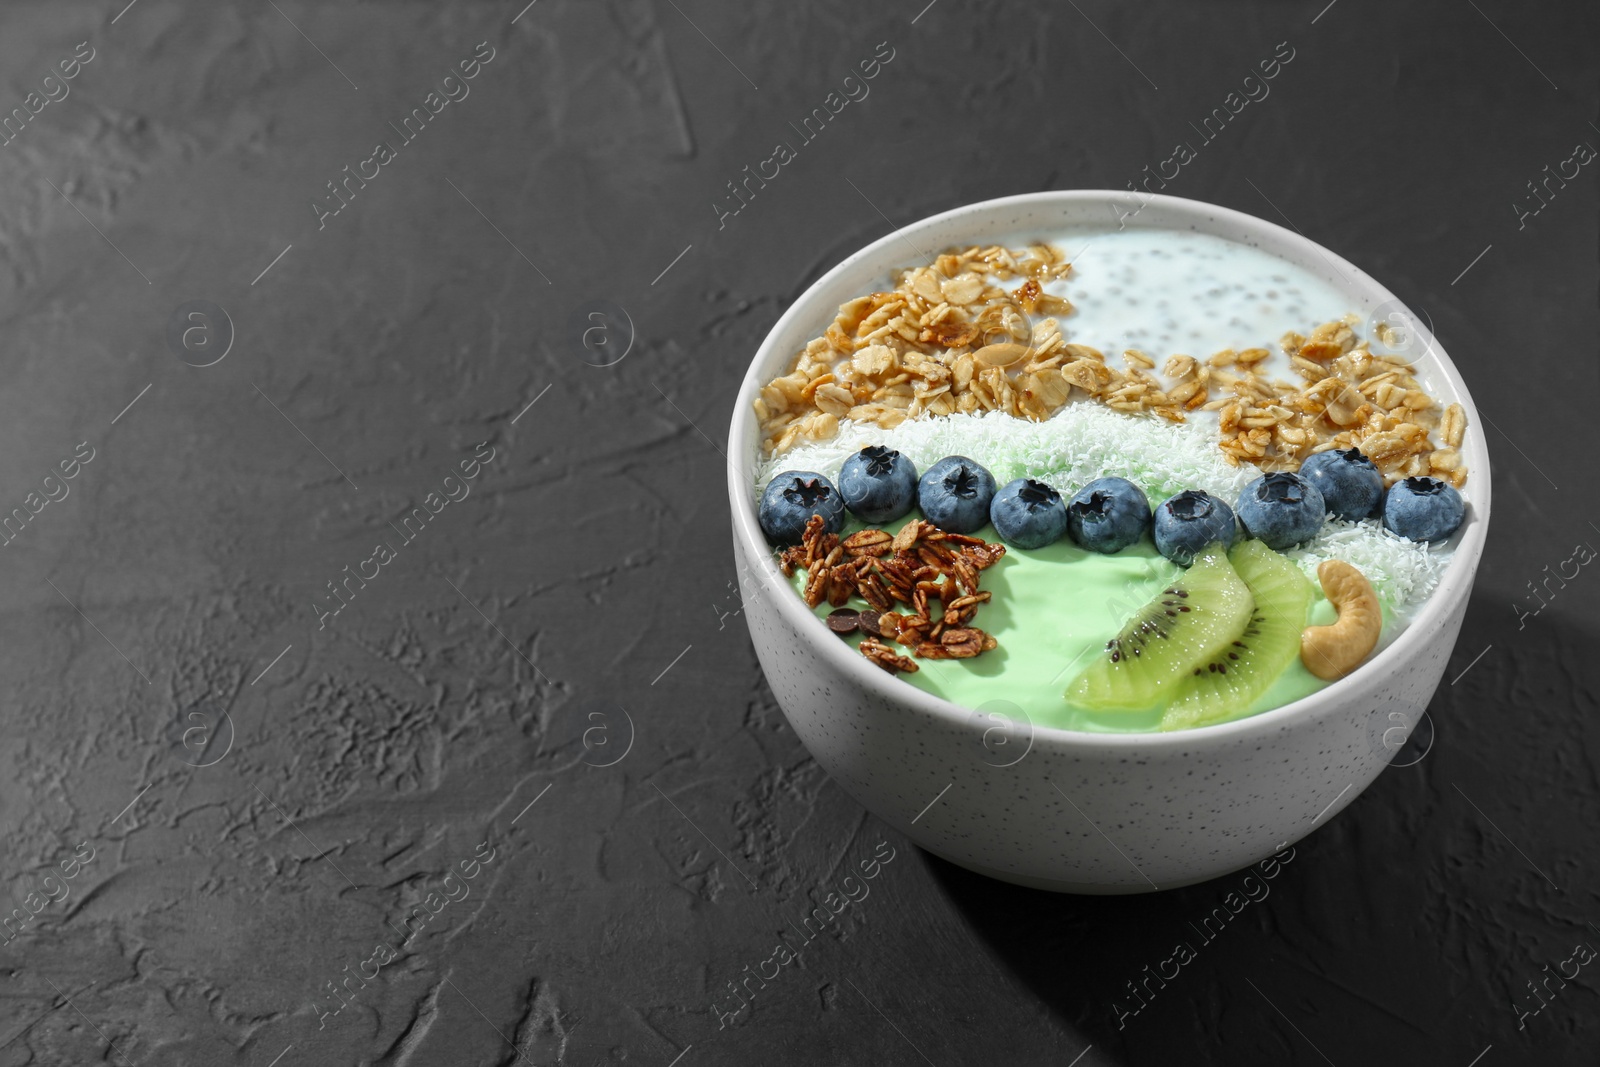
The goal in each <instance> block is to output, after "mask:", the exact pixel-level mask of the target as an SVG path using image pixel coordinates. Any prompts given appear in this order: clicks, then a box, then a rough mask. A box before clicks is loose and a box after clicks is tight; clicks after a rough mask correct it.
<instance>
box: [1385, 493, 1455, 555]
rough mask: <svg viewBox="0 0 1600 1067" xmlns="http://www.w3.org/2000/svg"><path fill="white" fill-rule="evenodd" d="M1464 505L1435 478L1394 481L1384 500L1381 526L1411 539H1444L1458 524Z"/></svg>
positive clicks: (1453, 531)
mask: <svg viewBox="0 0 1600 1067" xmlns="http://www.w3.org/2000/svg"><path fill="white" fill-rule="evenodd" d="M1465 514H1466V505H1465V504H1463V503H1462V502H1461V494H1460V493H1458V492H1456V491H1455V488H1454V487H1453V486H1450V485H1447V484H1446V483H1444V482H1441V481H1440V480H1439V479H1437V478H1407V479H1405V480H1404V481H1400V482H1396V483H1395V484H1394V485H1393V486H1391V487H1390V489H1389V494H1388V495H1387V496H1386V497H1384V499H1383V525H1384V527H1385V528H1386V529H1389V530H1392V531H1394V532H1395V533H1397V534H1399V535H1400V536H1401V537H1406V538H1410V539H1411V540H1413V541H1443V540H1444V539H1445V538H1447V537H1449V536H1450V535H1451V534H1453V533H1455V532H1456V530H1457V529H1458V528H1459V527H1460V526H1461V519H1462V517H1463V516H1464V515H1465Z"/></svg>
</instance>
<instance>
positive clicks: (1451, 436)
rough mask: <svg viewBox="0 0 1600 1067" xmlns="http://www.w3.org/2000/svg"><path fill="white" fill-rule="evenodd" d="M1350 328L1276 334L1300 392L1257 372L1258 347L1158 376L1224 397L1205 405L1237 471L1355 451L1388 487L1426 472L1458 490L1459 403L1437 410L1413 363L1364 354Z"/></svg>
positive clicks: (1181, 360) (1177, 365)
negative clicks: (1340, 450) (1198, 385)
mask: <svg viewBox="0 0 1600 1067" xmlns="http://www.w3.org/2000/svg"><path fill="white" fill-rule="evenodd" d="M1353 321H1354V317H1353V316H1351V317H1349V318H1346V319H1345V320H1343V321H1339V322H1326V323H1323V324H1322V325H1321V326H1318V327H1317V328H1316V329H1314V330H1312V331H1311V333H1310V334H1309V335H1301V334H1298V333H1286V334H1284V335H1283V337H1282V338H1281V339H1280V340H1279V342H1278V344H1279V346H1280V347H1281V348H1282V349H1283V351H1284V353H1285V354H1286V355H1287V356H1288V357H1289V364H1290V367H1291V369H1293V371H1294V372H1295V373H1296V374H1298V375H1299V376H1300V377H1301V378H1302V379H1304V381H1305V384H1304V385H1301V386H1296V385H1293V384H1291V383H1287V382H1281V381H1268V380H1267V379H1265V378H1264V377H1262V376H1261V374H1260V373H1259V372H1258V371H1257V369H1256V365H1257V364H1259V363H1260V362H1261V361H1262V360H1264V359H1266V358H1267V356H1268V355H1270V353H1269V352H1268V350H1267V349H1264V348H1251V349H1245V350H1244V351H1242V352H1235V351H1233V350H1232V349H1226V350H1224V351H1222V352H1218V353H1216V354H1215V355H1213V356H1212V357H1211V358H1210V359H1208V360H1207V361H1206V363H1205V364H1204V365H1202V364H1199V363H1197V362H1196V361H1194V360H1192V359H1190V358H1189V357H1187V356H1173V357H1172V359H1170V360H1168V361H1167V365H1166V367H1165V368H1164V370H1165V372H1166V373H1167V374H1168V375H1171V376H1174V377H1178V378H1180V380H1193V381H1197V382H1199V383H1201V386H1202V388H1216V389H1219V391H1220V390H1222V389H1226V390H1227V391H1228V393H1229V394H1231V395H1229V396H1225V397H1220V398H1218V399H1216V400H1213V401H1210V402H1208V403H1206V404H1205V405H1204V406H1205V407H1206V408H1207V409H1210V410H1215V411H1216V412H1217V415H1218V419H1219V423H1218V425H1219V428H1220V429H1221V431H1222V444H1221V448H1222V452H1223V454H1224V455H1225V456H1226V457H1227V458H1228V461H1229V462H1230V463H1232V464H1233V465H1234V466H1238V465H1239V463H1240V462H1241V461H1243V462H1247V463H1253V464H1255V465H1256V466H1257V467H1260V468H1261V469H1262V470H1267V471H1272V470H1294V469H1296V468H1298V467H1299V465H1300V463H1301V461H1302V460H1304V459H1305V458H1306V457H1307V456H1309V455H1311V454H1312V453H1315V452H1323V451H1326V450H1328V449H1330V448H1359V449H1360V450H1361V452H1362V453H1363V454H1364V455H1365V456H1366V457H1367V458H1368V459H1370V460H1372V462H1373V464H1374V465H1376V466H1377V468H1378V470H1379V471H1380V472H1382V474H1383V476H1384V482H1385V483H1386V484H1388V485H1393V484H1394V483H1395V482H1397V481H1399V480H1400V479H1402V478H1408V477H1413V476H1418V475H1429V476H1432V477H1435V478H1439V479H1442V480H1445V481H1448V482H1450V484H1452V485H1454V486H1455V487H1456V488H1458V489H1459V488H1460V487H1461V486H1462V485H1464V484H1466V480H1467V470H1466V467H1465V466H1464V465H1463V463H1462V460H1461V453H1460V451H1459V449H1460V447H1461V439H1462V435H1463V433H1464V432H1465V431H1466V425H1467V418H1466V412H1465V411H1464V410H1463V409H1462V407H1461V405H1460V404H1451V405H1450V406H1449V407H1447V408H1445V409H1444V410H1443V411H1441V410H1440V409H1439V405H1438V403H1437V402H1436V401H1435V400H1434V399H1433V397H1431V396H1429V395H1428V393H1427V392H1426V390H1424V389H1423V388H1422V387H1421V385H1420V384H1419V383H1418V382H1417V379H1416V378H1415V376H1414V374H1413V371H1414V368H1413V367H1412V365H1411V364H1410V363H1408V362H1406V361H1405V360H1403V359H1400V358H1398V357H1395V356H1383V355H1376V354H1374V353H1373V352H1371V351H1369V349H1368V344H1369V342H1368V341H1366V340H1363V339H1361V338H1360V337H1358V336H1357V334H1356V332H1355V330H1354V329H1352V328H1351V327H1352V322H1353ZM1383 329H1384V328H1383V327H1379V336H1380V339H1383ZM1435 431H1437V433H1438V435H1439V440H1440V444H1438V445H1435V443H1434V440H1433V436H1432V435H1433V433H1434V432H1435Z"/></svg>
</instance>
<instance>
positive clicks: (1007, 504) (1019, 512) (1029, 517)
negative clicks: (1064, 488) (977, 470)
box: [989, 478, 1067, 548]
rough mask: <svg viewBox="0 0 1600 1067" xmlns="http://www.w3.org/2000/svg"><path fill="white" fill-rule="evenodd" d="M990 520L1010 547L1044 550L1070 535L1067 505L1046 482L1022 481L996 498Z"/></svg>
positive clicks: (1009, 485)
mask: <svg viewBox="0 0 1600 1067" xmlns="http://www.w3.org/2000/svg"><path fill="white" fill-rule="evenodd" d="M989 521H990V522H992V523H993V524H994V528H995V532H996V533H998V534H999V535H1000V537H1001V539H1002V540H1004V541H1005V542H1006V544H1009V545H1015V546H1016V547H1018V548H1043V547H1044V546H1045V545H1049V544H1054V543H1055V542H1057V541H1059V540H1061V535H1062V534H1064V533H1066V532H1067V505H1065V504H1063V503H1062V502H1061V494H1060V493H1058V492H1056V491H1055V490H1054V489H1052V488H1050V487H1049V486H1048V485H1045V484H1044V483H1043V482H1036V481H1034V480H1033V479H1032V478H1018V479H1017V480H1016V481H1014V482H1008V483H1007V484H1006V487H1005V488H1004V489H1002V490H1000V491H999V492H998V493H996V494H995V495H994V503H992V504H990V505H989Z"/></svg>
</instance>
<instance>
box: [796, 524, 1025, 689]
mask: <svg viewBox="0 0 1600 1067" xmlns="http://www.w3.org/2000/svg"><path fill="white" fill-rule="evenodd" d="M1005 554H1006V547H1005V545H1001V544H990V543H988V542H986V541H984V540H983V539H982V538H981V537H969V536H967V535H965V534H953V533H948V532H946V531H944V530H941V529H939V528H938V527H936V526H934V525H932V524H931V523H927V522H924V521H922V520H921V519H912V520H911V521H910V522H908V523H906V524H905V526H903V527H901V529H900V532H899V533H896V534H890V533H889V532H888V531H887V530H876V529H868V530H858V531H857V532H855V533H853V534H851V535H850V536H848V537H846V538H844V539H843V540H842V541H841V540H840V539H839V535H838V534H834V533H827V532H825V531H824V530H823V521H822V517H821V516H819V515H813V516H812V517H811V520H810V521H809V522H808V523H807V524H806V529H805V534H804V535H803V536H802V538H801V541H800V543H799V544H798V545H793V546H791V547H789V548H786V549H784V550H783V552H782V553H781V554H780V555H779V557H778V565H779V567H780V569H782V571H783V573H784V575H785V576H792V575H793V574H794V572H795V569H796V568H800V569H802V570H804V571H806V575H807V577H806V587H805V593H804V597H805V602H806V604H807V606H809V607H813V608H814V607H816V606H817V605H819V604H821V603H822V602H823V601H824V600H826V601H827V602H828V603H829V604H832V605H833V606H834V607H836V608H837V607H843V606H844V605H845V604H846V603H847V602H848V601H849V600H850V598H851V597H852V596H859V597H860V598H861V599H863V600H865V601H866V602H867V603H868V604H869V605H871V607H872V609H873V610H872V611H867V612H861V613H860V619H859V625H860V627H861V629H863V630H865V631H866V632H867V634H868V636H867V637H866V638H864V639H863V640H862V642H861V654H862V655H864V656H866V657H867V658H868V659H870V660H872V661H873V662H874V663H876V664H877V665H878V666H880V667H882V668H883V669H884V670H886V671H889V672H890V673H893V672H895V671H915V670H916V669H917V664H916V663H915V661H913V660H912V659H910V658H909V657H907V656H903V655H900V654H899V653H897V652H895V651H894V650H893V649H892V648H891V647H890V644H891V643H898V644H901V645H905V646H906V647H908V648H910V649H911V651H912V653H913V654H914V655H916V656H918V657H920V658H922V659H970V658H971V657H973V656H976V655H978V654H979V653H981V652H986V651H988V650H990V649H992V648H995V647H996V645H997V642H996V641H995V639H994V637H993V636H991V635H990V634H988V633H985V632H984V631H983V630H980V629H978V628H977V627H975V626H969V625H967V624H968V623H969V622H971V621H972V619H973V617H974V616H975V615H976V614H977V611H978V605H979V604H982V603H985V602H986V601H988V599H989V598H990V596H991V595H992V594H991V593H990V592H989V591H988V590H983V589H979V588H978V582H979V573H980V572H981V571H983V570H986V569H987V568H989V567H991V566H993V565H994V564H995V563H996V562H998V561H999V560H1000V558H1001V557H1002V556H1004V555H1005ZM935 602H937V605H938V606H937V607H934V606H933V605H934V603H935ZM897 603H899V604H906V605H908V606H909V607H910V609H911V610H910V611H909V612H902V611H897V610H895V605H896V604H897Z"/></svg>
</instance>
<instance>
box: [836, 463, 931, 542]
mask: <svg viewBox="0 0 1600 1067" xmlns="http://www.w3.org/2000/svg"><path fill="white" fill-rule="evenodd" d="M839 495H840V496H842V497H843V498H844V506H845V507H847V508H849V509H850V510H851V511H853V512H855V514H856V517H857V518H859V519H860V520H861V521H862V522H871V523H879V522H893V521H894V520H895V519H898V518H900V516H902V515H904V514H905V513H906V512H908V511H910V510H911V505H912V504H915V503H916V502H917V468H916V467H915V466H914V465H913V464H912V462H911V461H910V460H909V459H907V458H906V457H904V456H902V455H901V454H900V453H898V452H896V451H895V450H894V449H892V448H884V447H883V446H882V445H871V446H869V447H867V448H863V449H862V450H861V451H860V452H857V453H856V454H855V455H853V456H851V457H850V458H849V459H847V460H845V461H844V467H843V468H842V469H840V471H839Z"/></svg>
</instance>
